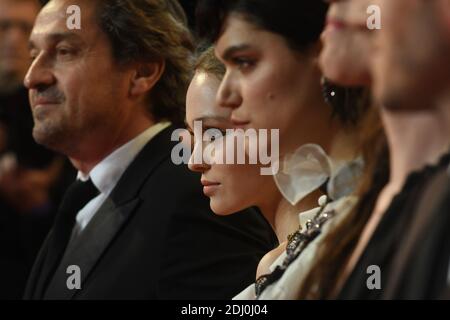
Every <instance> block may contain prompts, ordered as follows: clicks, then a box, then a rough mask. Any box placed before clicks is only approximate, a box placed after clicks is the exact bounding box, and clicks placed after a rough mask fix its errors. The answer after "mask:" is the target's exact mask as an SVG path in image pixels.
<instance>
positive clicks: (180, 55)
mask: <svg viewBox="0 0 450 320" xmlns="http://www.w3.org/2000/svg"><path fill="white" fill-rule="evenodd" d="M96 1H97V3H98V4H97V8H96V9H97V11H96V14H97V19H98V23H99V26H100V28H101V29H102V30H103V32H105V34H106V35H107V36H108V38H109V41H110V42H111V46H112V50H113V54H114V58H115V59H116V61H117V63H118V64H127V63H130V62H135V61H142V62H150V61H157V60H164V61H165V70H164V73H163V75H162V77H161V79H160V80H159V81H158V83H157V84H156V86H155V87H154V88H153V89H152V90H151V92H150V93H149V99H148V104H149V112H150V113H151V115H152V116H153V118H154V119H155V120H156V121H160V120H169V121H172V122H173V123H174V124H176V125H181V124H182V123H183V119H184V110H185V109H184V106H185V95H186V90H187V87H188V84H189V79H190V74H191V71H192V70H191V69H192V54H193V50H194V45H193V39H192V35H191V33H190V31H189V29H188V27H187V18H186V15H185V13H184V10H183V8H182V7H181V6H180V4H179V3H178V1H177V0H96Z"/></svg>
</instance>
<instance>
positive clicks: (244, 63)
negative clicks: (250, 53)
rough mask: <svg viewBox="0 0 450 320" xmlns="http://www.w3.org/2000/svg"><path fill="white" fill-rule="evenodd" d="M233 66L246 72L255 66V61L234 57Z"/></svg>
mask: <svg viewBox="0 0 450 320" xmlns="http://www.w3.org/2000/svg"><path fill="white" fill-rule="evenodd" d="M232 61H233V64H234V65H236V66H237V67H238V69H239V70H248V69H250V68H251V67H253V66H254V65H255V60H253V59H250V58H244V57H235V58H233V59H232Z"/></svg>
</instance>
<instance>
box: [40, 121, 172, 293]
mask: <svg viewBox="0 0 450 320" xmlns="http://www.w3.org/2000/svg"><path fill="white" fill-rule="evenodd" d="M173 130H175V127H173V126H170V127H168V128H167V129H165V130H163V131H162V132H161V133H159V134H158V135H157V136H156V137H154V138H153V139H152V140H151V141H150V142H149V143H148V144H147V145H146V146H145V147H144V149H143V150H142V151H141V152H140V153H139V155H138V156H137V157H136V159H135V160H134V161H133V162H132V164H131V165H130V166H129V167H128V169H127V170H126V171H125V173H124V174H123V176H122V178H121V179H120V181H119V183H118V184H117V186H116V187H115V188H114V190H113V191H112V193H111V195H110V196H109V197H108V199H107V200H106V201H105V203H103V205H102V206H101V208H100V209H99V211H98V212H97V213H96V214H95V216H94V218H93V219H92V221H91V222H90V223H89V225H88V226H87V227H86V229H85V230H84V231H83V232H82V234H81V235H80V236H79V237H78V238H77V239H76V240H75V241H73V243H70V244H69V246H68V248H67V249H66V251H65V253H64V257H63V259H62V261H61V263H60V265H59V267H58V269H57V272H56V273H55V275H54V276H53V279H52V280H51V281H50V284H49V286H48V289H47V291H46V293H45V297H46V298H49V299H52V298H53V299H70V298H73V297H74V296H76V294H77V293H79V291H77V290H68V289H67V287H66V281H67V278H68V277H69V275H68V274H66V269H67V267H68V266H70V265H77V266H79V267H80V269H81V281H82V284H81V288H82V289H81V290H83V285H84V284H85V283H86V281H87V279H88V278H89V276H92V273H93V270H94V269H95V266H96V264H97V263H98V261H99V259H101V256H102V254H103V253H104V252H105V250H106V249H107V248H108V247H109V245H110V244H111V241H112V240H113V239H114V238H115V236H116V235H117V234H118V232H119V231H120V230H121V228H122V226H123V225H124V224H125V222H126V221H127V220H128V219H130V217H131V216H132V213H133V212H134V211H135V209H136V208H137V206H138V205H139V202H140V199H139V191H140V190H141V188H142V186H143V185H144V184H145V182H146V181H147V180H148V179H149V177H150V176H151V174H152V173H153V172H154V171H155V170H156V169H157V168H158V166H159V164H160V163H161V162H163V161H164V160H166V159H167V158H168V157H170V155H171V151H172V148H173V146H175V144H176V142H171V135H172V132H173ZM47 273H48V271H47ZM45 274H46V273H43V275H45Z"/></svg>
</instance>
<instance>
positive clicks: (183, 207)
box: [25, 0, 275, 299]
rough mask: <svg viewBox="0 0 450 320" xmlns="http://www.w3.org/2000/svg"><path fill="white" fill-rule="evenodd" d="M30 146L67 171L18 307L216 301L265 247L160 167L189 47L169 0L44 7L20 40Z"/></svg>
mask: <svg viewBox="0 0 450 320" xmlns="http://www.w3.org/2000/svg"><path fill="white" fill-rule="evenodd" d="M30 46H31V57H32V59H33V63H32V66H31V67H30V69H29V71H28V73H27V76H26V77H25V84H26V86H27V87H28V88H29V90H30V101H31V105H32V111H33V117H34V121H35V126H34V130H33V136H34V138H35V139H36V140H37V141H38V142H39V143H41V144H43V145H45V146H48V147H50V148H52V149H55V150H58V151H60V152H62V153H64V154H66V155H67V156H68V157H69V158H70V160H71V161H72V163H73V164H74V165H75V167H76V168H77V169H78V170H79V173H78V179H77V181H76V182H75V183H74V184H73V185H72V186H71V187H70V188H69V190H68V191H67V193H66V196H65V198H64V200H63V203H62V205H61V207H60V209H59V212H58V216H57V218H56V222H55V225H54V227H53V229H52V231H51V232H50V234H49V236H48V238H47V240H46V242H45V243H44V245H43V247H42V249H41V252H40V254H39V256H38V259H37V260H36V262H35V265H34V267H33V271H32V274H31V276H30V279H29V281H28V285H27V290H26V293H25V298H26V299H197V298H199V299H216V298H217V299H225V298H231V297H232V296H233V295H234V294H236V293H238V292H239V291H240V290H242V289H243V288H245V287H246V286H247V285H248V284H249V283H251V282H253V281H254V276H255V270H256V266H257V263H258V261H259V259H260V258H261V257H262V256H263V254H264V253H266V252H267V251H268V250H270V249H271V248H273V246H274V245H275V237H274V235H273V233H272V231H271V230H270V228H269V226H268V225H267V222H266V221H265V220H264V219H263V218H262V217H261V216H260V215H259V213H257V212H256V211H253V210H250V209H249V210H247V211H246V212H242V213H241V214H238V215H236V216H232V217H218V216H215V215H214V214H213V213H212V212H211V211H210V209H209V204H208V201H207V198H206V197H204V196H203V195H202V194H201V186H200V179H199V177H198V176H197V175H196V174H193V173H191V172H189V171H188V169H187V168H186V166H176V165H175V164H174V162H173V161H172V159H171V153H172V150H173V148H174V146H175V142H172V141H171V136H172V133H173V131H174V130H175V129H176V128H177V126H178V125H179V124H180V123H182V120H183V117H184V113H183V112H182V108H181V106H183V105H184V97H185V94H186V87H187V82H188V80H189V71H190V65H189V60H190V53H191V48H192V44H191V42H190V35H189V32H188V29H187V28H186V26H185V17H184V13H183V11H182V9H181V7H180V6H179V4H178V2H177V1H162V0H144V1H139V2H136V1H133V0H129V1H114V0H113V1H99V0H95V1H92V0H78V1H68V0H53V1H50V2H49V4H48V5H47V6H46V7H44V9H43V10H42V11H41V13H40V14H39V16H38V19H37V21H36V24H35V27H34V29H33V32H32V35H31V38H30Z"/></svg>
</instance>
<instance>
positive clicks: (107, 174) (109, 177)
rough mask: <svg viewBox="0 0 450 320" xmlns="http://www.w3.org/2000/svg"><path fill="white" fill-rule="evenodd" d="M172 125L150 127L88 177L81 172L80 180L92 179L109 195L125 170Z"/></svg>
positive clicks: (160, 124)
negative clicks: (148, 144) (154, 139)
mask: <svg viewBox="0 0 450 320" xmlns="http://www.w3.org/2000/svg"><path fill="white" fill-rule="evenodd" d="M170 125H171V124H170V122H161V123H158V124H155V125H153V126H151V127H149V128H148V129H147V130H145V131H144V132H142V133H141V134H139V135H138V136H137V137H135V138H134V139H133V140H130V141H129V142H127V143H126V144H124V145H123V146H121V147H120V148H118V149H116V150H115V151H114V152H113V153H111V154H110V155H109V156H107V157H106V158H105V159H103V160H102V161H101V162H100V163H99V164H97V165H96V166H95V167H94V169H92V170H91V172H90V173H89V174H88V175H85V174H83V173H82V172H81V171H79V172H78V179H79V180H81V181H87V180H89V179H91V180H92V183H93V184H94V185H95V186H96V187H97V189H98V190H99V191H100V192H101V193H102V194H105V195H109V194H110V193H111V191H112V190H113V189H114V187H115V186H116V184H117V183H118V182H119V180H120V178H121V177H122V175H123V173H124V172H125V170H126V169H127V168H128V166H129V165H130V164H131V162H132V161H133V160H134V159H135V158H136V156H137V155H138V154H139V153H140V152H141V151H142V149H143V148H144V147H145V145H146V144H147V143H148V142H149V141H150V140H152V139H153V138H154V137H155V136H156V135H158V134H159V133H160V132H161V131H163V130H164V129H166V128H167V127H169V126H170Z"/></svg>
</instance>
